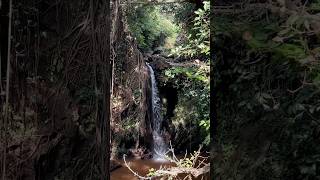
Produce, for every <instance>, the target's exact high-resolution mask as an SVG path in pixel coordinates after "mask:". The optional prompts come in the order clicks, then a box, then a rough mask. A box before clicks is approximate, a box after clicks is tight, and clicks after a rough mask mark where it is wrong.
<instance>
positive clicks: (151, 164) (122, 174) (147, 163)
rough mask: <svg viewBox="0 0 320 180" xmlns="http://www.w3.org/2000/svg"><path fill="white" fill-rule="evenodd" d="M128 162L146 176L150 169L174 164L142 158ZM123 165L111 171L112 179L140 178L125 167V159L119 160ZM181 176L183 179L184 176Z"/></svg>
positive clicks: (128, 179) (135, 179) (204, 178)
mask: <svg viewBox="0 0 320 180" xmlns="http://www.w3.org/2000/svg"><path fill="white" fill-rule="evenodd" d="M126 161H127V163H129V166H130V168H131V169H132V170H134V171H135V172H137V173H138V174H139V175H140V176H146V174H148V172H149V169H151V168H154V169H159V168H160V166H162V167H170V166H173V164H170V163H164V162H158V161H155V160H152V159H148V160H141V159H131V160H126ZM119 162H120V163H121V165H122V167H120V168H118V169H116V170H114V171H112V172H111V180H139V179H138V178H137V177H135V176H134V175H133V173H132V172H131V171H130V170H129V169H128V168H127V167H125V164H124V162H123V161H119ZM180 178H182V179H183V176H181V177H180ZM201 178H202V180H209V177H208V176H207V177H198V178H193V179H194V180H201Z"/></svg>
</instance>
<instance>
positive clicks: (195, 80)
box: [164, 64, 210, 145]
mask: <svg viewBox="0 0 320 180" xmlns="http://www.w3.org/2000/svg"><path fill="white" fill-rule="evenodd" d="M209 69H210V68H209V65H208V64H201V65H200V66H196V67H173V68H170V69H167V70H166V71H165V72H164V74H165V77H166V81H167V82H171V83H173V84H174V85H175V86H176V87H177V88H178V89H179V98H178V99H179V102H178V107H177V108H176V115H175V117H174V120H173V121H178V122H180V123H183V122H184V123H191V124H195V125H197V126H198V127H200V128H201V129H202V132H203V137H204V139H203V143H204V144H206V145H208V144H209V143H210V132H209V129H210V121H209V112H210V110H209V100H210V97H209V95H210V93H209V91H210V83H209ZM188 114H189V115H188ZM181 121H182V122H181Z"/></svg>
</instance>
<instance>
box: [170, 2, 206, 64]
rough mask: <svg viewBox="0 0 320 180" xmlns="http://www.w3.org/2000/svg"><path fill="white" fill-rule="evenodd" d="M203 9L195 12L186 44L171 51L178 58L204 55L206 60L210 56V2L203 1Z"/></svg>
mask: <svg viewBox="0 0 320 180" xmlns="http://www.w3.org/2000/svg"><path fill="white" fill-rule="evenodd" d="M203 4H204V6H203V9H198V10H197V11H195V14H196V17H195V18H194V20H193V21H192V22H193V25H192V27H191V31H190V34H189V35H188V37H187V42H186V43H185V44H183V45H180V46H178V47H176V48H175V49H173V51H172V53H173V54H177V55H179V56H190V57H195V56H199V55H204V56H206V57H207V58H208V57H209V54H210V27H209V26H210V21H209V15H210V2H209V1H204V2H203Z"/></svg>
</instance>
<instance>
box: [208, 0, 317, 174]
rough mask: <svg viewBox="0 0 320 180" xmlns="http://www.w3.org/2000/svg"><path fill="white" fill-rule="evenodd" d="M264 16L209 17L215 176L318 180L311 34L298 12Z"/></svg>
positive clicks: (314, 46)
mask: <svg viewBox="0 0 320 180" xmlns="http://www.w3.org/2000/svg"><path fill="white" fill-rule="evenodd" d="M315 2H316V1H314V2H312V3H311V5H309V4H306V7H305V8H306V10H308V11H309V10H310V9H314V7H316V5H319V4H314V3H315ZM309 7H311V8H309ZM312 11H313V10H312ZM312 11H309V12H312ZM255 13H256V12H255ZM259 13H261V12H259ZM269 13H270V12H269ZM264 17H265V16H259V15H258V13H256V14H250V17H248V16H247V15H242V16H241V18H240V17H236V16H231V15H230V16H228V15H224V16H220V17H216V19H215V24H214V41H215V42H214V45H215V46H214V47H213V48H214V51H215V55H216V57H217V61H216V62H215V64H214V72H213V73H214V77H216V79H215V83H216V84H215V85H214V88H215V89H218V91H217V96H216V99H215V100H216V104H217V107H218V108H217V115H218V117H217V119H219V127H218V130H217V131H218V132H221V133H219V134H217V136H216V139H217V141H218V142H219V144H220V147H222V154H223V160H222V161H220V162H219V163H221V164H219V163H217V165H215V166H218V167H219V168H218V169H219V170H218V171H215V172H214V173H215V177H217V178H218V179H219V177H220V178H221V179H268V180H269V179H270V180H272V179H274V180H278V179H318V178H319V176H318V174H319V170H318V169H317V168H316V167H317V165H318V162H319V161H320V158H319V157H320V154H319V152H320V146H319V143H318V140H317V137H318V135H319V129H320V126H319V122H318V119H319V117H320V108H318V107H319V105H320V104H319V103H320V102H319V99H320V89H319V84H318V83H319V82H320V79H319V77H320V75H319V74H320V66H319V63H316V62H318V61H319V57H320V56H319V55H320V53H319V51H318V50H317V47H319V33H318V34H315V33H314V32H313V30H312V25H311V24H312V23H313V22H312V21H311V20H310V19H309V18H308V17H306V16H304V15H301V14H299V13H292V14H291V15H287V16H286V15H282V16H279V14H276V13H275V14H273V13H270V14H269V16H268V18H269V19H266V18H264ZM243 19H246V21H244V20H243ZM313 25H315V24H313ZM234 164H236V165H234ZM225 167H227V168H225Z"/></svg>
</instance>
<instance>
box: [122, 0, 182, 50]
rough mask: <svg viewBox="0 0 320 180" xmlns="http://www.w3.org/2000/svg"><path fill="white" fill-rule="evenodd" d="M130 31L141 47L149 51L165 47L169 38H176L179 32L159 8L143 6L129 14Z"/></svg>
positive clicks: (135, 8) (133, 9) (130, 11)
mask: <svg viewBox="0 0 320 180" xmlns="http://www.w3.org/2000/svg"><path fill="white" fill-rule="evenodd" d="M127 20H128V24H129V29H130V31H131V32H132V33H133V36H134V37H135V38H136V39H137V42H138V45H139V47H140V48H141V49H142V50H144V51H148V50H151V49H153V48H156V47H158V46H163V45H165V43H166V39H167V38H171V39H172V38H174V37H175V36H176V35H177V32H178V30H179V28H178V26H176V25H175V24H174V23H173V22H172V20H170V18H169V17H167V16H166V14H164V13H162V12H161V11H160V8H159V7H155V6H148V5H142V6H137V7H134V8H132V9H129V10H128V12H127Z"/></svg>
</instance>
